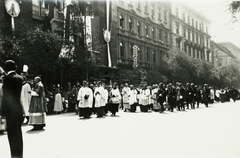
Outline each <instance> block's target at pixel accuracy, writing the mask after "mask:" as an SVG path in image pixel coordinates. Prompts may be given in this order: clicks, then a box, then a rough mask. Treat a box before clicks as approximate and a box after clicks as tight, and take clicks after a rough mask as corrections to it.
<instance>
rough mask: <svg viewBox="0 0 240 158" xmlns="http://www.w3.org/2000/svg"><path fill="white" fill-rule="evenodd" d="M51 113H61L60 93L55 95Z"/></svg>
mask: <svg viewBox="0 0 240 158" xmlns="http://www.w3.org/2000/svg"><path fill="white" fill-rule="evenodd" d="M53 111H54V112H61V111H63V104H62V96H61V94H60V93H57V94H56V95H55V101H54V108H53Z"/></svg>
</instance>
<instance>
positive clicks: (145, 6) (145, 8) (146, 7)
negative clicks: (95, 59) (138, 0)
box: [144, 2, 148, 13]
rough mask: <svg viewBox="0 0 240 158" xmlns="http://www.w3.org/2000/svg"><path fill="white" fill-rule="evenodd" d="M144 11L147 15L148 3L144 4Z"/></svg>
mask: <svg viewBox="0 0 240 158" xmlns="http://www.w3.org/2000/svg"><path fill="white" fill-rule="evenodd" d="M144 11H145V13H147V12H148V6H147V2H144Z"/></svg>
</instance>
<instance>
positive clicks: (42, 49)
mask: <svg viewBox="0 0 240 158" xmlns="http://www.w3.org/2000/svg"><path fill="white" fill-rule="evenodd" d="M16 26H17V27H16V29H15V31H11V30H9V31H7V32H8V33H6V34H4V36H3V54H2V57H3V58H4V60H7V59H13V60H15V61H16V63H17V64H18V65H19V66H20V67H21V66H22V65H24V64H26V65H28V67H29V72H30V73H33V74H35V75H43V74H47V73H52V72H56V69H57V66H58V62H57V61H58V59H59V53H60V51H61V46H62V42H63V40H62V39H61V37H59V36H58V35H56V34H54V33H51V32H43V31H41V30H40V29H39V28H38V27H35V28H34V27H30V26H28V25H27V24H24V22H23V21H20V22H18V23H17V24H16Z"/></svg>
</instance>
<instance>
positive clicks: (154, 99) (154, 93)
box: [151, 85, 161, 112]
mask: <svg viewBox="0 0 240 158" xmlns="http://www.w3.org/2000/svg"><path fill="white" fill-rule="evenodd" d="M157 93H158V85H153V89H152V96H151V100H152V104H153V111H155V112H158V111H160V108H161V106H160V104H159V103H158V102H157Z"/></svg>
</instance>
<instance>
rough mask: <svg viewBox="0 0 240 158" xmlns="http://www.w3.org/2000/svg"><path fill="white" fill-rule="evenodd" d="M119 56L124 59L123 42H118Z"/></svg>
mask: <svg viewBox="0 0 240 158" xmlns="http://www.w3.org/2000/svg"><path fill="white" fill-rule="evenodd" d="M119 46H120V58H121V59H124V44H123V42H120V45H119Z"/></svg>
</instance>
